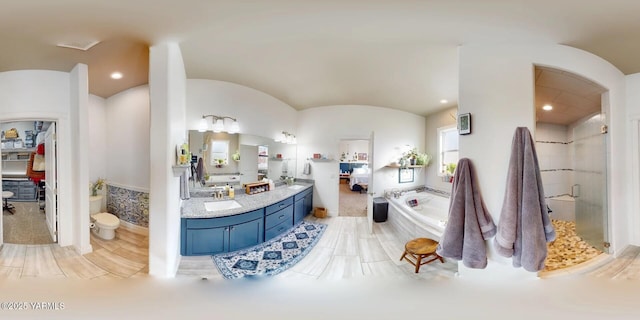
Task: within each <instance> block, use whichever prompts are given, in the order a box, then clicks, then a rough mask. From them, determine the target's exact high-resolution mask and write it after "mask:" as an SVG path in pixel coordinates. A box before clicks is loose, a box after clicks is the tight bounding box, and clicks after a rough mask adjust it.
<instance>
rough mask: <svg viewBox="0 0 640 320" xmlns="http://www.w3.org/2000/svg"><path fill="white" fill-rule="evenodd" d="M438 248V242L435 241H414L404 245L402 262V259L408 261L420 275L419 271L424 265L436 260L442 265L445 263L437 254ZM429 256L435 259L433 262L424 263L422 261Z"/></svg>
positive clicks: (422, 239)
mask: <svg viewBox="0 0 640 320" xmlns="http://www.w3.org/2000/svg"><path fill="white" fill-rule="evenodd" d="M437 247H438V242H437V241H435V240H432V239H427V238H417V239H413V240H411V241H409V242H407V243H406V244H405V245H404V253H403V254H402V257H400V261H402V259H404V260H407V261H408V262H409V263H411V264H412V265H414V266H415V267H416V269H415V270H416V273H418V271H420V266H422V265H424V264H427V263H430V262H432V261H435V260H440V262H441V263H444V260H443V259H442V257H441V256H439V255H438V254H437V253H436V248H437ZM429 256H433V258H432V259H431V260H427V261H422V259H424V258H427V257H429Z"/></svg>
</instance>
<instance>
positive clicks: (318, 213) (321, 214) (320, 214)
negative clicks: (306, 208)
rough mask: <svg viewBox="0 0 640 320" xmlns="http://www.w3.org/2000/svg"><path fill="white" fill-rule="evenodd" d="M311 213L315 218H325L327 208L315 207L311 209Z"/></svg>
mask: <svg viewBox="0 0 640 320" xmlns="http://www.w3.org/2000/svg"><path fill="white" fill-rule="evenodd" d="M313 215H314V216H315V217H316V218H326V217H327V209H326V208H315V210H314V211H313Z"/></svg>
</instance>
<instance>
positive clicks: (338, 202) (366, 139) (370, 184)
mask: <svg viewBox="0 0 640 320" xmlns="http://www.w3.org/2000/svg"><path fill="white" fill-rule="evenodd" d="M353 140H360V141H368V142H369V143H371V136H370V135H368V136H356V137H353V136H351V137H342V138H338V148H337V150H338V152H337V153H336V154H338V155H339V154H340V152H339V151H340V144H341V143H342V142H344V141H353ZM367 152H369V151H367ZM368 159H369V160H368V161H369V163H373V159H372V157H371V155H368ZM337 162H338V168H337V171H339V170H340V159H338V160H337ZM369 170H371V175H373V168H372V167H369ZM335 188H336V189H335V190H336V194H337V196H338V199H337V200H338V201H336V203H337V204H338V216H340V177H338V184H337V185H336V187H335ZM367 189H368V192H372V190H373V185H372V183H371V181H369V185H368V187H367ZM367 198H370V196H369V195H367ZM371 208H373V207H372V203H369V201H367V212H369V211H371V210H370V209H371ZM369 220H370V223H369V228H370V230H369V231H371V225H372V223H373V216H371V217H369Z"/></svg>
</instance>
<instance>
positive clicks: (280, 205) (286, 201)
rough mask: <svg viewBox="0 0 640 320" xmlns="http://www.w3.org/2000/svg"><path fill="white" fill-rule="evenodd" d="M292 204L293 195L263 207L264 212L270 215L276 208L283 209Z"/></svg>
mask: <svg viewBox="0 0 640 320" xmlns="http://www.w3.org/2000/svg"><path fill="white" fill-rule="evenodd" d="M292 204H293V197H289V198H287V199H284V200H282V201H280V202H276V203H274V204H272V205H270V206H268V207H267V208H266V209H265V214H266V215H270V214H272V213H274V212H276V211H278V210H281V209H284V207H286V206H290V205H292Z"/></svg>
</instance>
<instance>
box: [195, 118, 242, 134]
mask: <svg viewBox="0 0 640 320" xmlns="http://www.w3.org/2000/svg"><path fill="white" fill-rule="evenodd" d="M208 117H211V121H213V132H216V133H217V132H223V131H226V132H227V133H229V134H234V133H238V132H240V124H238V120H236V118H232V117H228V116H216V115H213V114H208V115H203V116H202V119H200V126H199V128H198V131H200V132H205V131H207V130H209V122H208V121H207V118H208ZM225 120H228V121H226V123H225Z"/></svg>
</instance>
